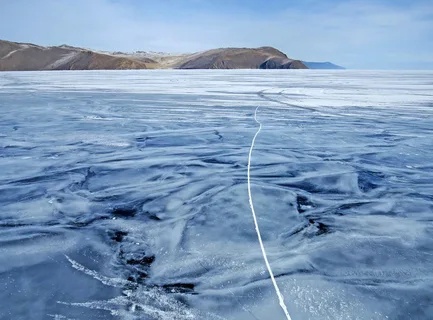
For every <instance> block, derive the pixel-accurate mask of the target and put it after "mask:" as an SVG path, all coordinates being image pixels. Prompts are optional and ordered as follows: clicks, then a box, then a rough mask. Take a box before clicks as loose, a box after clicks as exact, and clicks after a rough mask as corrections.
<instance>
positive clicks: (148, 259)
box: [126, 255, 155, 267]
mask: <svg viewBox="0 0 433 320" xmlns="http://www.w3.org/2000/svg"><path fill="white" fill-rule="evenodd" d="M154 261H155V256H153V255H152V256H142V257H139V258H131V259H127V260H126V263H127V264H130V265H137V264H139V265H141V266H146V267H150V265H151V264H152V263H153V262H154Z"/></svg>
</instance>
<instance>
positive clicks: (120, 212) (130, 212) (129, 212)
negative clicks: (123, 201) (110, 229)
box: [111, 207, 138, 218]
mask: <svg viewBox="0 0 433 320" xmlns="http://www.w3.org/2000/svg"><path fill="white" fill-rule="evenodd" d="M137 211H138V210H137V208H116V207H115V208H113V211H112V212H111V213H112V215H114V216H116V217H122V218H132V217H135V215H136V214H137Z"/></svg>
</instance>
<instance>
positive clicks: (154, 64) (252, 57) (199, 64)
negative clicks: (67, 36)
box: [0, 40, 307, 71]
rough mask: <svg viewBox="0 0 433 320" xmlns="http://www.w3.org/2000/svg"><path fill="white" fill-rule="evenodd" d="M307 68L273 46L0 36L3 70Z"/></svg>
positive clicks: (0, 63) (0, 61) (0, 65)
mask: <svg viewBox="0 0 433 320" xmlns="http://www.w3.org/2000/svg"><path fill="white" fill-rule="evenodd" d="M148 68H152V69H166V68H175V69H259V68H260V69H307V67H306V66H305V65H304V64H303V63H302V62H301V61H299V60H293V59H290V58H288V57H287V56H286V55H285V54H284V53H282V52H281V51H279V50H277V49H275V48H272V47H261V48H255V49H251V48H222V49H213V50H209V51H204V52H198V53H194V54H180V55H169V54H158V55H152V54H150V55H146V53H145V52H137V53H135V54H128V53H122V52H116V53H107V52H96V51H91V50H88V49H83V48H77V47H71V46H67V45H62V46H56V47H43V46H38V45H34V44H30V43H17V42H10V41H3V40H0V71H33V70H103V69H106V70H116V69H148Z"/></svg>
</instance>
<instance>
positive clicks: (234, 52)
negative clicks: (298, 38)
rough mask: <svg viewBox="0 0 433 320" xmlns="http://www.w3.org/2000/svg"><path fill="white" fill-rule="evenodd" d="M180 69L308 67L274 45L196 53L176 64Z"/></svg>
mask: <svg viewBox="0 0 433 320" xmlns="http://www.w3.org/2000/svg"><path fill="white" fill-rule="evenodd" d="M175 67H177V68H179V69H259V68H260V69H308V68H307V67H306V66H305V65H304V64H303V63H302V62H301V61H299V60H293V59H289V58H288V57H287V56H286V55H285V54H284V53H282V52H281V51H279V50H277V49H275V48H272V47H261V48H256V49H250V48H224V49H214V50H209V51H204V52H200V53H196V54H193V55H190V56H187V57H185V59H184V61H182V62H181V63H179V64H178V65H176V66H175Z"/></svg>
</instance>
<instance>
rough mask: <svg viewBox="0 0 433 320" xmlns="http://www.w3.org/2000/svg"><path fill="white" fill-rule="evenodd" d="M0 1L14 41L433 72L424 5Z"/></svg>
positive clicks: (3, 31) (432, 30)
mask: <svg viewBox="0 0 433 320" xmlns="http://www.w3.org/2000/svg"><path fill="white" fill-rule="evenodd" d="M0 1H2V4H1V7H2V10H1V11H0V38H8V39H11V40H17V41H29V42H36V43H42V44H61V43H68V44H72V45H78V46H85V47H92V48H97V49H106V50H124V51H132V50H158V51H175V52H185V51H186V52H192V51H197V50H204V49H208V48H213V47H221V46H224V47H227V46H261V45H271V46H275V47H277V48H279V49H281V50H283V51H285V52H286V53H287V54H288V55H289V56H292V57H295V58H302V59H304V60H332V61H334V62H337V63H340V64H342V65H345V66H348V67H352V68H402V67H403V68H420V67H421V68H422V67H425V66H426V65H428V67H430V68H433V61H431V60H432V59H430V58H429V57H430V56H431V52H433V5H432V4H430V3H429V2H427V1H413V2H406V1H402V0H399V1H382V2H379V1H318V0H309V1H305V2H302V4H299V2H292V3H290V2H287V1H275V2H272V3H273V5H268V6H266V2H265V1H264V0H263V1H258V0H251V1H249V2H248V3H246V2H245V1H240V2H236V1H221V2H212V4H210V2H208V1H205V0H184V1H161V2H155V1H133V0H130V1H114V0H92V1H87V0H75V1H69V0H63V1H57V0H41V1H32V2H30V1H24V0H15V1H6V0H0ZM241 2H243V3H242V5H241ZM216 3H217V4H216ZM277 3H278V6H277ZM261 7H263V10H260V8H261Z"/></svg>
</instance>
